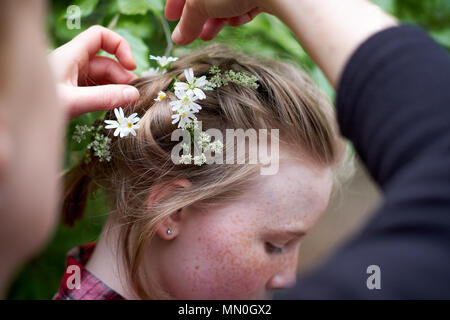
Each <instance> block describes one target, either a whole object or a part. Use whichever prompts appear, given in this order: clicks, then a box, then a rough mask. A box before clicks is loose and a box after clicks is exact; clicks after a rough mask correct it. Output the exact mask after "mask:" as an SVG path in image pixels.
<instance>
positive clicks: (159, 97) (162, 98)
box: [154, 91, 167, 102]
mask: <svg viewBox="0 0 450 320" xmlns="http://www.w3.org/2000/svg"><path fill="white" fill-rule="evenodd" d="M166 97H167V95H166V93H165V92H164V91H160V92H159V93H158V98H156V99H154V100H155V101H158V102H159V101H162V100H164V99H165V98H166Z"/></svg>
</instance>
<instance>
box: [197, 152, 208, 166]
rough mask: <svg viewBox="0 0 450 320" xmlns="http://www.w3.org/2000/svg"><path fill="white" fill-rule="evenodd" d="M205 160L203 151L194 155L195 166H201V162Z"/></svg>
mask: <svg viewBox="0 0 450 320" xmlns="http://www.w3.org/2000/svg"><path fill="white" fill-rule="evenodd" d="M205 162H206V156H205V154H204V153H202V154H201V155H199V156H195V157H194V164H196V165H197V166H201V165H202V164H204V163H205Z"/></svg>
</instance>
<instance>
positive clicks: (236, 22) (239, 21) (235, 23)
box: [228, 8, 262, 27]
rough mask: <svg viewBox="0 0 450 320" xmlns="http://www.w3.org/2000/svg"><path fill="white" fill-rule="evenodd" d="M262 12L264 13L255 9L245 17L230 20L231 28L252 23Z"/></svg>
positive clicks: (244, 15)
mask: <svg viewBox="0 0 450 320" xmlns="http://www.w3.org/2000/svg"><path fill="white" fill-rule="evenodd" d="M261 12H262V10H261V9H259V8H254V9H252V10H251V11H249V12H247V13H245V14H243V15H240V16H238V17H233V18H229V19H228V23H229V24H230V26H233V27H237V26H240V25H243V24H246V23H248V22H250V21H252V20H253V19H254V18H255V17H256V16H257V15H258V14H260V13H261Z"/></svg>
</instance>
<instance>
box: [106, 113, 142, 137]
mask: <svg viewBox="0 0 450 320" xmlns="http://www.w3.org/2000/svg"><path fill="white" fill-rule="evenodd" d="M114 114H115V115H116V118H117V120H105V122H106V123H107V124H108V125H107V126H106V127H105V129H116V130H115V131H114V136H115V137H117V136H118V135H119V134H120V137H121V138H123V137H126V136H128V134H130V133H131V134H132V135H133V136H136V131H135V129H139V125H138V124H137V123H138V122H139V120H140V119H139V117H137V113H133V114H132V115H131V116H129V117H128V118H127V117H125V115H124V113H123V109H122V108H119V109H117V108H115V109H114Z"/></svg>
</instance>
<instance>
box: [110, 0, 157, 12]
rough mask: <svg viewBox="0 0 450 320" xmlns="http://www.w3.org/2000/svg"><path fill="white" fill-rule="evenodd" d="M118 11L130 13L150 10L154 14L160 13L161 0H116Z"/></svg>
mask: <svg viewBox="0 0 450 320" xmlns="http://www.w3.org/2000/svg"><path fill="white" fill-rule="evenodd" d="M117 4H118V6H119V11H120V13H123V14H127V15H132V14H146V13H147V11H149V10H151V11H153V12H154V13H155V14H160V13H161V12H162V10H163V4H162V1H161V0H117Z"/></svg>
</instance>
